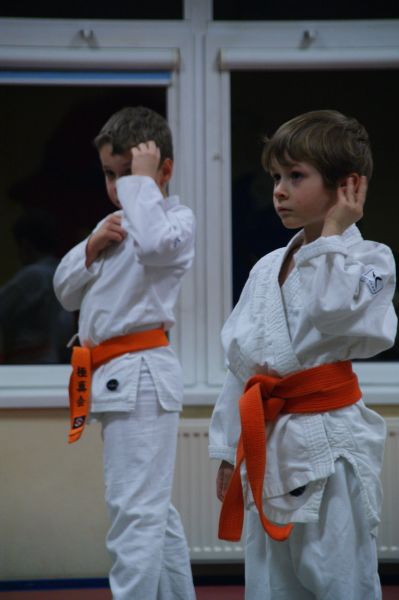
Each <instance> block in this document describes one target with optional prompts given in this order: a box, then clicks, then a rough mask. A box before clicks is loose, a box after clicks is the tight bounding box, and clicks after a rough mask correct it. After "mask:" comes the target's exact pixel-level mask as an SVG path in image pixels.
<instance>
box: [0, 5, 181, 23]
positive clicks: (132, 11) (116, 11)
mask: <svg viewBox="0 0 399 600" xmlns="http://www.w3.org/2000/svg"><path fill="white" fill-rule="evenodd" d="M0 15H1V16H2V17H21V18H38V19H39V18H41V19H43V18H50V19H182V18H183V0H168V2H164V1H162V2H161V0H151V2H98V0H97V1H94V0H85V2H78V1H77V0H69V1H68V2H40V1H38V2H29V1H28V0H25V1H20V2H17V1H15V0H14V1H12V2H10V1H7V0H6V1H3V2H2V3H1V7H0Z"/></svg>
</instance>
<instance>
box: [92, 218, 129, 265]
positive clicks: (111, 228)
mask: <svg viewBox="0 0 399 600" xmlns="http://www.w3.org/2000/svg"><path fill="white" fill-rule="evenodd" d="M121 223H122V216H121V215H117V214H115V213H113V214H112V215H109V216H108V217H107V218H106V219H105V221H104V223H103V224H102V225H101V226H100V227H99V228H98V229H97V231H95V232H94V233H93V234H92V235H91V236H90V237H89V240H88V242H87V245H86V267H87V268H89V267H90V265H91V264H92V263H93V262H94V261H95V260H96V258H97V257H98V255H99V254H100V253H101V252H102V251H103V250H105V248H108V246H110V245H111V244H119V243H120V242H122V241H123V240H124V239H125V237H126V235H127V233H126V231H125V230H124V229H123V227H122V224H121Z"/></svg>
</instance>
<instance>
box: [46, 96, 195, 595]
mask: <svg viewBox="0 0 399 600" xmlns="http://www.w3.org/2000/svg"><path fill="white" fill-rule="evenodd" d="M95 145H96V147H97V149H98V152H99V156H100V160H101V164H102V168H103V171H104V174H105V182H106V188H107V193H108V196H109V198H110V200H111V202H112V203H113V204H114V205H115V206H116V208H117V209H118V210H117V211H116V212H113V213H112V214H111V215H109V216H108V217H106V218H105V219H103V220H102V221H101V222H100V223H99V224H98V225H97V226H96V228H95V229H94V231H93V232H92V234H91V235H90V236H89V237H88V239H86V240H84V241H83V242H81V243H80V244H78V245H77V246H76V247H75V248H73V249H72V250H71V251H70V252H69V253H68V254H67V255H66V256H65V257H64V258H63V260H62V261H61V263H60V265H59V267H58V268H57V271H56V274H55V277H54V287H55V292H56V295H57V297H58V299H59V301H60V302H61V304H62V305H63V306H64V308H66V309H67V310H70V311H74V310H80V316H79V338H80V342H81V345H82V347H81V348H74V355H73V356H74V357H76V358H73V366H74V370H73V374H72V377H71V385H70V393H71V407H72V414H71V432H70V441H72V442H73V441H75V440H76V439H78V438H79V436H80V435H81V433H82V430H83V427H84V424H85V421H86V419H87V418H88V410H89V400H90V401H91V406H90V414H91V415H92V417H94V418H96V419H98V420H99V421H100V423H101V425H102V434H103V440H104V475H105V486H106V502H107V506H108V511H109V514H110V518H111V528H110V530H109V533H108V537H107V547H108V550H109V551H110V553H111V555H112V557H113V566H112V569H111V572H110V586H111V590H112V594H113V598H114V599H115V600H132V599H134V598H137V600H139V599H143V600H172V599H173V600H175V599H176V600H192V599H194V597H195V594H194V588H193V581H192V575H191V568H190V562H189V555H188V548H187V544H186V540H185V536H184V532H183V528H182V524H181V521H180V517H179V515H178V513H177V511H176V509H175V508H174V507H173V506H172V504H171V501H170V499H171V487H172V479H173V469H174V460H175V452H176V440H177V428H178V419H179V411H180V410H181V406H182V396H183V381H182V372H181V367H180V364H179V361H178V359H177V357H176V355H175V353H174V351H173V350H172V349H171V347H170V346H169V342H168V337H167V335H166V332H168V331H169V330H170V328H171V327H172V326H173V324H174V322H175V318H174V315H173V309H174V306H175V303H176V299H177V295H178V292H179V289H180V285H181V281H182V277H183V275H184V274H185V273H186V271H187V270H188V269H189V268H190V266H191V264H192V261H193V257H194V226H195V225H194V216H193V213H192V211H191V210H190V209H189V208H188V207H186V206H183V205H182V204H180V203H179V199H178V197H177V196H168V195H167V185H168V182H169V181H170V178H171V176H172V171H173V150H172V137H171V132H170V129H169V127H168V125H167V123H166V121H165V119H164V118H163V117H161V116H160V115H159V114H157V113H155V112H154V111H152V110H150V109H148V108H144V107H128V108H124V109H122V110H120V111H118V112H117V113H115V114H114V115H112V117H111V118H110V119H109V120H108V121H107V123H106V124H105V125H104V127H103V128H102V129H101V131H100V133H99V135H98V136H97V137H96V139H95ZM75 352H76V353H75ZM92 371H93V372H92ZM90 378H91V381H90ZM90 388H91V398H90ZM85 394H86V395H85Z"/></svg>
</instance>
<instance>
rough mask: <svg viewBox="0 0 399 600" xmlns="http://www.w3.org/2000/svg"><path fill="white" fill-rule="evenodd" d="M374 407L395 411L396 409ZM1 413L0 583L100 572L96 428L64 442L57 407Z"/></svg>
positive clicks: (202, 413) (103, 566) (201, 410)
mask: <svg viewBox="0 0 399 600" xmlns="http://www.w3.org/2000/svg"><path fill="white" fill-rule="evenodd" d="M210 411H211V408H210V407H188V408H186V409H185V410H184V411H183V416H184V417H186V418H206V417H208V416H209V415H210ZM378 411H379V412H380V413H381V414H383V415H384V416H386V417H387V416H399V406H396V407H393V406H390V407H384V406H379V407H378ZM0 414H1V418H0V456H1V457H2V460H1V464H0V489H1V509H0V531H1V544H0V580H17V579H21V580H30V579H43V578H44V579H51V578H92V577H106V575H107V572H108V568H109V565H110V560H109V557H108V554H107V552H106V549H105V546H104V539H105V535H106V531H107V528H108V517H107V513H106V508H105V504H104V500H103V477H102V457H101V453H102V443H101V434H100V429H99V426H98V425H96V424H92V425H90V426H89V427H88V428H87V430H86V431H85V434H84V436H83V437H82V438H81V440H80V441H79V442H78V443H77V444H73V445H68V444H67V442H66V436H67V431H68V414H67V411H66V410H64V409H49V410H47V409H44V410H41V409H33V410H3V411H1V413H0Z"/></svg>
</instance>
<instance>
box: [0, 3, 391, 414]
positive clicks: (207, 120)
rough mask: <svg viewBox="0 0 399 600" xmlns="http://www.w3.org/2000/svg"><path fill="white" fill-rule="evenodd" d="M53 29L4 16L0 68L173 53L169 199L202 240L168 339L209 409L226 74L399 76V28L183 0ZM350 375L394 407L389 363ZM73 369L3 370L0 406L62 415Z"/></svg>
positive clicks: (226, 275) (222, 259)
mask: <svg viewBox="0 0 399 600" xmlns="http://www.w3.org/2000/svg"><path fill="white" fill-rule="evenodd" d="M48 24H49V23H48V20H36V19H34V20H29V19H27V20H25V19H24V20H22V19H0V39H1V40H2V42H1V45H0V68H4V69H12V68H13V69H20V70H22V69H28V70H32V69H43V68H54V69H55V68H57V66H58V68H62V69H64V70H66V71H68V70H83V71H85V70H87V69H93V68H98V66H99V65H100V66H101V65H104V61H106V64H107V69H109V70H112V69H115V70H118V69H120V68H121V64H123V65H124V68H125V69H126V68H129V69H131V70H146V69H159V68H160V64H159V61H164V58H165V56H166V55H168V56H170V55H171V54H172V55H173V56H174V57H175V58H176V57H177V61H176V62H175V63H174V67H173V68H171V72H172V81H171V84H170V85H169V86H168V89H167V106H168V109H167V110H168V118H169V121H170V125H171V128H172V131H173V135H174V142H175V154H176V158H177V160H176V161H175V174H174V178H173V180H172V184H171V192H172V193H179V194H180V196H181V197H182V200H183V201H184V203H185V204H188V205H189V206H191V207H192V208H193V210H194V212H195V214H196V220H197V244H196V261H195V264H194V267H193V269H192V270H191V271H190V272H189V273H188V274H187V276H186V278H185V280H184V283H183V288H182V293H181V295H180V298H179V303H178V307H177V311H176V317H177V323H176V327H175V328H174V330H173V333H172V343H173V344H174V346H175V347H176V349H177V352H178V354H179V356H180V359H181V362H182V365H183V372H184V377H185V404H186V405H212V404H213V403H214V402H215V400H216V398H217V396H218V393H219V392H220V389H221V385H222V383H223V380H224V376H225V361H224V354H223V349H222V346H221V343H220V330H221V327H222V325H223V323H224V321H225V319H226V318H227V316H228V315H229V313H230V312H231V306H232V272H231V271H232V270H231V268H230V265H231V264H232V252H231V169H230V162H231V141H230V72H231V70H232V69H234V68H240V69H242V68H243V65H244V64H246V68H251V69H253V68H257V69H266V68H273V69H275V68H279V69H280V68H290V69H291V68H298V69H303V68H312V65H314V68H320V64H321V61H323V64H322V66H323V68H333V66H337V65H338V64H339V65H340V66H341V67H343V66H345V68H361V66H362V65H364V67H369V66H370V61H372V64H373V66H374V67H375V68H378V66H381V67H384V68H386V66H387V64H389V66H390V67H391V68H397V67H398V66H399V20H389V21H361V22H356V21H350V22H349V21H348V22H346V21H345V22H344V21H336V22H332V21H328V22H326V21H323V22H299V21H297V22H275V23H273V22H245V23H243V22H222V21H217V22H213V21H212V20H211V0H206V2H204V3H197V2H196V1H195V0H185V19H184V20H183V21H176V22H165V21H130V22H126V21H123V22H122V21H120V22H115V21H112V22H106V21H80V20H77V21H56V20H51V27H49V26H48ZM306 32H308V33H306ZM371 32H372V35H371ZM156 57H158V59H156ZM233 58H234V61H235V62H233ZM255 59H256V61H255ZM157 60H158V62H157ZM49 61H50V62H51V64H50V65H49ZM93 61H94V63H93ZM151 61H152V62H151ZM46 65H47V66H46ZM100 68H101V67H100ZM355 370H356V371H357V372H358V374H359V377H360V382H361V385H362V387H363V390H364V395H365V399H366V401H367V402H368V403H372V404H395V403H397V402H398V401H399V369H398V365H397V363H396V362H394V363H377V362H371V363H370V362H368V363H356V364H355ZM69 371H70V368H69V366H67V365H54V366H40V365H39V366H34V365H29V366H16V365H15V366H7V367H6V366H2V367H0V407H3V408H6V407H8V408H15V407H21V408H22V407H37V408H39V407H66V406H67V380H68V375H69Z"/></svg>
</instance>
